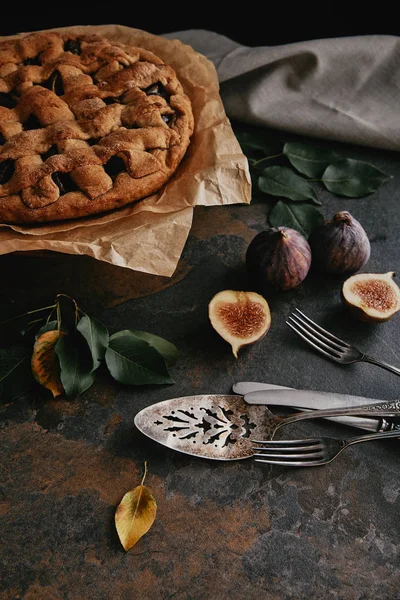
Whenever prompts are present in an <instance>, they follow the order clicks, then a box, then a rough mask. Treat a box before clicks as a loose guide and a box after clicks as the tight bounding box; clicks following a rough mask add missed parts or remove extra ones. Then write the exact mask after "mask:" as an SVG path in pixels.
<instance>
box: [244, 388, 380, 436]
mask: <svg viewBox="0 0 400 600" xmlns="http://www.w3.org/2000/svg"><path fill="white" fill-rule="evenodd" d="M233 391H234V392H235V393H237V394H241V395H243V396H244V399H245V401H246V402H248V403H249V404H269V405H271V406H274V405H275V406H290V407H292V408H301V409H318V408H344V407H349V406H357V405H362V404H364V405H365V404H374V403H377V402H380V400H376V399H374V398H364V397H362V396H351V395H349V394H336V393H333V392H316V391H314V390H296V389H294V388H289V387H284V386H279V385H276V384H271V383H258V382H254V381H241V382H238V383H235V384H234V385H233ZM330 420H332V421H336V422H338V423H342V424H344V425H350V426H351V427H357V428H359V429H366V430H368V431H374V432H377V431H387V430H388V428H390V426H391V424H390V423H389V422H388V421H387V420H386V419H369V418H366V417H346V416H343V417H334V418H332V419H330Z"/></svg>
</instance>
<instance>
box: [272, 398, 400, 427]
mask: <svg viewBox="0 0 400 600" xmlns="http://www.w3.org/2000/svg"><path fill="white" fill-rule="evenodd" d="M345 415H350V416H355V415H359V416H363V417H375V416H377V417H398V416H399V415H400V402H398V401H394V402H379V403H378V404H366V405H364V406H351V407H349V408H330V409H326V410H315V411H313V412H311V413H310V412H308V411H307V412H300V413H297V414H294V415H289V416H287V417H282V422H281V424H280V425H279V426H281V425H283V424H285V425H287V424H289V423H294V422H295V421H302V420H304V419H319V418H323V417H342V416H345Z"/></svg>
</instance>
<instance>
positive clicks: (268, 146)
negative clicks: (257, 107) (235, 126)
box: [235, 130, 277, 155]
mask: <svg viewBox="0 0 400 600" xmlns="http://www.w3.org/2000/svg"><path fill="white" fill-rule="evenodd" d="M235 135H236V138H237V140H238V142H239V144H240V146H241V148H242V150H243V152H244V153H247V151H249V150H250V151H251V150H256V151H261V152H263V153H264V154H265V155H267V154H271V153H272V154H276V153H277V144H276V142H275V143H274V142H273V141H271V140H269V139H268V138H267V136H266V134H265V131H264V130H263V131H236V133H235Z"/></svg>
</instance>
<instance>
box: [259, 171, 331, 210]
mask: <svg viewBox="0 0 400 600" xmlns="http://www.w3.org/2000/svg"><path fill="white" fill-rule="evenodd" d="M258 185H259V188H260V190H261V191H262V192H265V193H266V194H270V195H271V196H283V197H285V198H290V200H294V201H305V200H311V201H312V202H314V203H315V204H320V202H319V201H318V198H317V195H316V193H315V191H314V190H313V188H312V187H311V185H310V184H309V183H308V181H307V180H306V179H304V177H300V175H297V174H296V173H294V172H293V171H292V170H291V169H289V168H288V167H267V168H266V169H264V170H263V171H262V172H261V175H260V177H259V178H258Z"/></svg>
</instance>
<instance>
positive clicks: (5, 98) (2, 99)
mask: <svg viewBox="0 0 400 600" xmlns="http://www.w3.org/2000/svg"><path fill="white" fill-rule="evenodd" d="M17 102H18V101H17V100H16V99H15V98H13V97H12V96H11V94H6V93H4V92H0V106H4V107H5V108H15V107H16V106H17Z"/></svg>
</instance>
